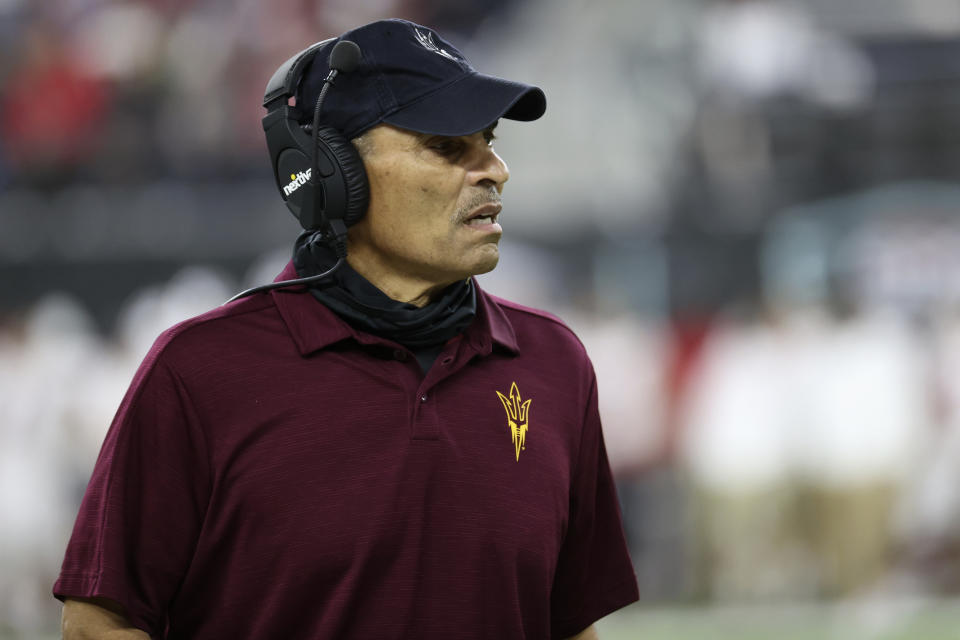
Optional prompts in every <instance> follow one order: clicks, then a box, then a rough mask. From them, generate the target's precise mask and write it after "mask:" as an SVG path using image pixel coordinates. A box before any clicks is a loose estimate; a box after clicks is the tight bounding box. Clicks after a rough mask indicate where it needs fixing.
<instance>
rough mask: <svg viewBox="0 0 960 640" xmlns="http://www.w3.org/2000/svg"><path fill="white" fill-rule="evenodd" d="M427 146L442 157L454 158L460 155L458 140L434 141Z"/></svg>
mask: <svg viewBox="0 0 960 640" xmlns="http://www.w3.org/2000/svg"><path fill="white" fill-rule="evenodd" d="M427 146H428V147H429V148H430V149H431V150H433V151H436V152H437V153H439V154H440V155H442V156H454V155H456V154H458V153H460V151H461V149H462V147H463V145H461V144H460V142H459V141H458V140H435V141H433V142H431V143H430V144H429V145H427Z"/></svg>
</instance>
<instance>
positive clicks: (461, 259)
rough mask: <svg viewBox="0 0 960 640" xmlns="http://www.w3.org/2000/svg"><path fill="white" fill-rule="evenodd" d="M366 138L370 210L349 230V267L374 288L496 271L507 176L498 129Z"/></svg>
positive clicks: (390, 131) (393, 132)
mask: <svg viewBox="0 0 960 640" xmlns="http://www.w3.org/2000/svg"><path fill="white" fill-rule="evenodd" d="M365 137H366V142H367V144H366V145H364V146H365V147H367V149H366V150H365V151H364V152H363V153H362V155H363V160H364V165H365V167H366V170H367V177H368V178H369V181H370V206H369V209H368V211H367V214H366V216H364V218H363V219H362V220H361V221H360V222H359V223H357V224H356V225H354V226H353V227H351V228H350V236H349V238H350V245H349V255H350V263H351V265H353V266H354V268H356V269H357V270H358V271H360V273H361V274H363V275H364V276H366V277H367V279H369V280H371V281H372V282H374V283H375V284H379V282H385V280H384V279H386V281H391V282H392V281H396V280H398V279H399V280H402V281H403V282H404V283H405V285H414V283H416V285H420V286H423V287H425V288H430V287H437V286H446V285H448V284H450V283H452V282H455V281H457V280H461V279H464V278H467V277H469V276H472V275H475V274H478V273H486V272H487V271H490V270H492V269H493V268H494V267H495V266H496V265H497V261H498V260H499V258H500V253H499V248H498V246H497V243H498V242H499V241H500V236H501V234H502V229H501V228H500V225H499V224H498V223H497V216H498V215H499V213H500V193H501V192H502V191H503V185H504V183H505V182H506V181H507V179H508V178H509V176H510V174H509V171H508V170H507V165H506V164H504V162H503V160H502V159H501V158H500V156H498V155H497V154H496V152H494V150H493V146H492V142H493V127H491V128H490V129H488V130H486V131H480V132H477V133H474V134H471V135H466V136H458V137H447V136H434V135H427V134H420V133H415V132H412V131H407V130H405V129H399V128H396V127H393V126H390V125H379V126H377V127H375V128H373V129H371V130H370V131H369V132H368V133H367V135H366V136H365ZM378 281H379V282H378ZM388 288H389V285H388ZM386 293H387V294H388V295H390V294H391V293H393V292H391V291H386Z"/></svg>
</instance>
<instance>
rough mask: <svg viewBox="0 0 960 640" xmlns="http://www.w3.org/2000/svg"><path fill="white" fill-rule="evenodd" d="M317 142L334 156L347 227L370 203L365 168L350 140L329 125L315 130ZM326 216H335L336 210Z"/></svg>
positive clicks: (358, 217)
mask: <svg viewBox="0 0 960 640" xmlns="http://www.w3.org/2000/svg"><path fill="white" fill-rule="evenodd" d="M317 144H324V145H326V147H327V149H329V150H330V153H332V154H333V156H334V158H336V162H337V165H338V166H339V168H340V173H341V174H342V175H343V182H344V186H345V191H346V194H345V195H346V206H345V207H344V211H343V215H342V219H343V222H344V224H346V225H347V226H348V227H349V226H350V225H353V224H356V223H357V222H359V221H360V219H361V218H363V216H364V215H365V214H366V213H367V205H368V204H369V203H370V183H369V182H368V181H367V170H366V169H365V168H364V166H363V160H362V159H361V158H360V153H359V152H358V151H357V148H356V147H354V146H353V143H352V142H350V141H349V140H347V139H346V138H344V137H343V135H342V134H341V133H340V132H339V131H337V130H336V129H333V128H331V127H320V128H319V129H318V130H317ZM327 217H328V218H333V217H336V212H331V211H328V212H327Z"/></svg>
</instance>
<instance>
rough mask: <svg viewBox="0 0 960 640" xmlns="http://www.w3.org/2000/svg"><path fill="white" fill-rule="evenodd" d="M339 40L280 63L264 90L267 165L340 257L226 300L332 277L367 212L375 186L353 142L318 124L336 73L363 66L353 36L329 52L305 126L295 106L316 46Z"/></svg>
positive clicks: (290, 204) (290, 202)
mask: <svg viewBox="0 0 960 640" xmlns="http://www.w3.org/2000/svg"><path fill="white" fill-rule="evenodd" d="M334 40H336V38H331V39H329V40H324V41H322V42H317V43H315V44H312V45H310V46H309V47H307V48H306V49H304V50H303V51H301V52H300V53H298V54H296V55H294V56H293V57H291V58H290V59H289V60H287V61H286V62H284V63H283V64H282V65H280V68H278V69H277V70H276V71H275V72H274V73H273V76H271V77H270V81H269V82H267V88H266V91H264V94H263V106H264V107H265V108H266V109H267V115H265V116H264V117H263V131H264V133H265V134H266V136H267V148H268V149H269V151H270V164H271V165H272V167H273V177H274V179H275V180H276V182H277V188H278V189H279V190H280V195H281V197H282V198H283V200H284V202H286V203H287V208H288V209H290V212H291V213H293V215H294V217H296V218H297V220H299V221H300V226H301V227H303V228H304V229H305V230H306V231H315V232H319V233H320V234H321V238H322V240H323V242H325V243H327V244H328V245H330V247H332V248H333V250H334V251H335V252H336V254H337V263H336V264H335V265H333V267H331V268H330V269H328V270H327V271H324V272H323V273H321V274H318V275H315V276H310V277H307V278H298V279H296V280H284V281H282V282H273V283H270V284H265V285H261V286H259V287H253V288H251V289H247V290H246V291H242V292H241V293H238V294H237V295H235V296H233V297H232V298H230V299H229V300H227V302H233V301H234V300H237V299H239V298H244V297H246V296H248V295H251V294H254V293H258V292H261V291H269V290H270V289H277V288H279V287H288V286H292V285H301V284H312V283H314V282H317V281H320V280H322V279H324V278H327V277H328V276H330V275H331V274H333V272H334V271H336V270H337V269H338V268H340V266H341V265H342V264H343V263H344V261H345V260H346V257H347V227H349V226H351V225H353V224H356V223H357V222H358V221H359V220H360V219H361V218H363V216H364V215H365V214H366V212H367V205H368V204H369V202H370V185H369V183H368V182H367V172H366V169H364V167H363V160H361V158H360V153H359V152H358V151H357V149H356V147H354V146H353V143H352V142H350V140H348V139H347V138H346V137H345V136H344V135H343V134H342V133H341V132H340V131H338V130H336V129H334V128H333V127H321V126H320V110H321V108H322V106H323V100H324V98H326V95H327V91H328V90H329V89H330V87H331V86H333V84H334V81H335V79H336V77H337V75H338V74H339V73H350V72H351V71H353V70H354V69H355V68H356V66H357V65H358V64H359V63H360V59H361V57H362V54H361V53H360V47H358V46H357V45H356V43H354V42H351V41H349V40H341V41H339V42H337V43H336V44H335V45H334V46H333V48H332V50H331V51H330V60H329V64H328V67H329V68H330V73H329V74H328V75H327V77H326V79H325V80H324V82H323V88H322V89H321V90H320V95H319V96H318V97H317V102H316V104H315V105H312V107H313V123H312V124H303V120H304V119H305V117H306V116H307V114H308V113H309V112H307V111H304V110H303V109H302V108H301V105H299V104H295V105H292V106H291V105H290V102H289V101H290V98H294V99H295V97H296V93H297V88H298V87H299V86H300V82H301V81H302V80H303V74H304V72H305V71H306V70H307V69H308V68H309V66H310V64H311V63H312V62H313V61H314V58H315V57H316V55H317V53H318V51H319V50H320V49H322V48H323V47H325V46H326V45H328V44H330V43H331V42H333V41H334Z"/></svg>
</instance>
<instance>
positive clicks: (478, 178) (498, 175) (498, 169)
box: [471, 144, 510, 191]
mask: <svg viewBox="0 0 960 640" xmlns="http://www.w3.org/2000/svg"><path fill="white" fill-rule="evenodd" d="M471 174H472V180H471V183H472V184H475V185H479V186H492V187H495V188H496V190H497V191H502V190H503V185H504V184H505V183H506V181H507V180H509V179H510V169H509V168H507V163H506V162H504V161H503V158H501V157H500V156H499V155H498V154H497V152H496V151H494V150H493V147H490V146H488V145H486V144H484V147H483V149H482V150H481V151H480V154H479V157H478V158H477V162H476V165H475V166H474V167H473V169H472V170H471Z"/></svg>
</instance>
